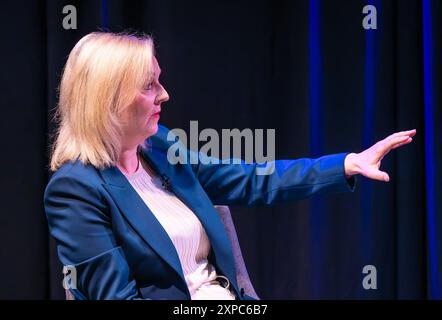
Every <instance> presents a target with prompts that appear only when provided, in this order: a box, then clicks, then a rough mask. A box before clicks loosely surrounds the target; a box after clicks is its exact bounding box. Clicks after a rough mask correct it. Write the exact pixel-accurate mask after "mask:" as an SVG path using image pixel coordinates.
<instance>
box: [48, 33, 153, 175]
mask: <svg viewBox="0 0 442 320" xmlns="http://www.w3.org/2000/svg"><path fill="white" fill-rule="evenodd" d="M154 54H155V52H154V45H153V40H152V38H151V37H150V36H147V35H142V36H136V35H131V34H126V33H120V34H115V33H110V32H93V33H90V34H88V35H86V36H84V37H83V38H81V39H80V41H78V42H77V44H76V45H75V47H74V48H73V49H72V51H71V52H70V54H69V58H68V60H67V62H66V65H65V68H64V71H63V76H62V80H61V83H60V88H59V102H58V106H57V111H56V114H55V120H56V121H57V125H58V128H57V131H56V133H55V140H54V143H53V145H52V152H51V153H52V154H51V161H50V169H51V170H52V171H56V170H57V169H58V168H60V166H62V165H63V164H64V163H65V162H67V161H70V160H72V161H75V160H77V159H78V160H80V161H81V162H82V163H84V164H87V163H90V164H92V165H93V166H94V167H96V168H104V167H107V166H110V165H113V164H115V163H116V160H117V156H118V154H119V150H120V148H121V146H120V138H121V126H122V122H121V118H120V116H121V114H122V112H123V111H124V110H125V108H127V107H128V106H129V105H130V104H131V103H132V102H133V100H134V99H135V97H136V94H137V92H139V90H141V89H142V88H143V86H144V85H145V84H146V83H148V81H150V78H151V77H152V72H153V65H152V58H153V56H154Z"/></svg>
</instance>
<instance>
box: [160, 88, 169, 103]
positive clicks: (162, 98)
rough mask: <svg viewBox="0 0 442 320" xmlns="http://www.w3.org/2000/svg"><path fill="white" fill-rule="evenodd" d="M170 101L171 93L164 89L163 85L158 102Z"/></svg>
mask: <svg viewBox="0 0 442 320" xmlns="http://www.w3.org/2000/svg"><path fill="white" fill-rule="evenodd" d="M166 101H169V94H168V93H167V91H166V89H164V87H163V86H161V93H160V94H159V95H158V97H157V104H160V103H163V102H166Z"/></svg>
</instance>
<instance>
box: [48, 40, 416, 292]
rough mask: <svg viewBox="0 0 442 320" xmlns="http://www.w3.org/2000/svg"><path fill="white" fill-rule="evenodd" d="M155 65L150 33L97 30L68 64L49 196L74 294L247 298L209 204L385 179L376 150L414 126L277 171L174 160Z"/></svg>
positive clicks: (269, 201) (405, 137) (400, 139)
mask: <svg viewBox="0 0 442 320" xmlns="http://www.w3.org/2000/svg"><path fill="white" fill-rule="evenodd" d="M160 73H161V69H160V67H159V65H158V61H157V59H156V58H155V55H154V45H153V42H152V39H151V38H149V37H148V36H143V37H136V36H132V35H124V34H112V33H91V34H89V35H87V36H85V37H83V38H82V39H81V40H80V41H79V42H78V43H77V44H76V46H75V47H74V48H73V50H72V52H71V53H70V55H69V58H68V61H67V63H66V66H65V70H64V73H63V77H62V81H61V85H60V99H59V106H58V113H57V115H58V120H59V126H58V131H57V134H56V140H55V142H54V145H53V150H52V157H51V170H52V171H54V172H55V173H54V174H53V176H52V177H51V179H50V182H49V183H48V186H47V188H46V191H45V198H44V201H45V210H46V215H47V219H48V223H49V228H50V232H51V235H52V236H53V237H54V238H55V239H56V241H57V248H58V255H59V258H60V260H61V262H62V263H63V265H65V266H71V268H74V270H75V273H73V274H75V276H76V279H75V280H76V281H75V288H74V287H73V288H71V289H70V290H71V292H72V294H73V295H74V296H75V298H76V299H248V298H250V297H248V296H247V294H245V293H244V290H241V288H238V284H237V283H236V280H235V267H234V263H233V257H232V250H231V247H230V244H229V240H228V239H227V236H226V233H225V230H224V228H223V225H222V223H221V221H220V219H219V217H218V215H217V213H216V212H215V209H214V207H213V205H214V204H226V205H229V204H242V205H258V204H262V205H274V204H276V203H281V202H288V201H294V200H298V199H302V198H306V197H309V196H311V195H313V194H317V193H324V192H332V191H333V192H340V191H352V190H353V187H354V178H353V176H354V175H356V174H362V175H364V176H366V177H368V178H372V179H376V180H381V181H388V180H389V177H388V175H387V173H385V172H382V171H379V167H380V162H381V159H382V158H383V157H384V156H385V155H386V154H387V153H388V152H389V151H390V150H391V149H394V148H397V147H399V146H401V145H404V144H407V143H409V142H411V141H412V138H411V137H412V136H413V135H414V134H415V133H416V131H415V130H411V131H404V132H398V133H395V134H393V135H391V136H389V137H387V138H386V139H384V140H382V141H380V142H378V143H376V144H375V145H374V146H372V147H371V148H369V149H367V150H365V151H363V152H361V153H358V154H356V153H349V154H348V153H343V154H336V155H329V156H325V157H321V158H319V159H299V160H278V161H275V168H276V169H275V170H274V171H273V173H272V174H270V175H257V174H256V173H255V168H256V164H249V165H246V164H202V163H198V164H196V165H195V164H176V165H172V164H170V163H169V162H168V161H167V150H168V148H169V147H170V146H171V144H172V142H170V141H168V140H167V135H168V132H169V131H168V130H167V129H166V128H165V127H162V126H160V125H159V124H158V120H159V117H160V112H161V107H162V104H163V103H164V102H166V101H168V99H169V96H168V93H167V92H166V90H165V89H164V87H163V86H162V85H161V83H160V81H159V77H160ZM173 143H175V141H174V142H173ZM187 163H188V162H187ZM165 177H166V179H165ZM165 180H167V186H168V188H166V189H165V188H163V187H162V185H161V182H163V185H164V182H165ZM223 279H224V280H226V281H222V280H223Z"/></svg>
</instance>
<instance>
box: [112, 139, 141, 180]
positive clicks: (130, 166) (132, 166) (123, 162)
mask: <svg viewBox="0 0 442 320" xmlns="http://www.w3.org/2000/svg"><path fill="white" fill-rule="evenodd" d="M138 165H139V160H138V146H137V147H134V148H129V149H123V150H122V151H121V152H120V155H119V157H118V161H117V167H118V169H120V170H121V171H122V172H123V173H124V174H129V175H130V174H133V173H134V172H135V171H137V169H138Z"/></svg>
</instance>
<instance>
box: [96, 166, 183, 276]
mask: <svg viewBox="0 0 442 320" xmlns="http://www.w3.org/2000/svg"><path fill="white" fill-rule="evenodd" d="M101 174H102V177H103V179H104V180H105V181H106V184H103V186H104V187H105V188H106V190H107V191H108V192H109V193H110V194H111V196H112V198H113V200H114V201H115V203H116V204H117V206H118V207H119V209H120V210H121V212H122V214H124V216H125V217H126V219H127V221H128V222H129V224H130V225H131V226H132V228H133V229H134V230H136V231H137V232H138V234H139V235H140V236H141V238H142V239H144V241H146V242H147V243H148V244H149V246H151V247H152V248H153V250H155V252H156V253H157V254H158V255H160V256H161V257H162V258H163V259H164V260H165V261H166V262H167V263H168V264H169V265H170V266H171V267H172V268H173V269H174V270H175V271H176V272H177V273H178V274H179V275H180V276H181V278H182V279H183V281H185V279H184V274H183V270H182V267H181V263H180V260H179V257H178V254H177V252H176V249H175V246H174V245H173V243H172V241H171V239H170V237H169V235H168V234H167V232H166V231H165V230H164V228H163V226H162V225H161V224H160V223H159V221H158V220H157V219H156V217H155V216H154V214H153V213H152V211H151V210H150V209H149V207H148V206H146V204H145V203H144V201H143V200H142V199H141V197H140V196H139V195H138V193H137V192H136V191H135V189H134V188H133V187H132V186H131V185H130V183H129V181H127V179H126V177H125V176H124V175H123V174H122V173H121V171H120V170H119V169H118V168H117V167H115V166H114V167H109V168H106V169H103V170H101Z"/></svg>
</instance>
